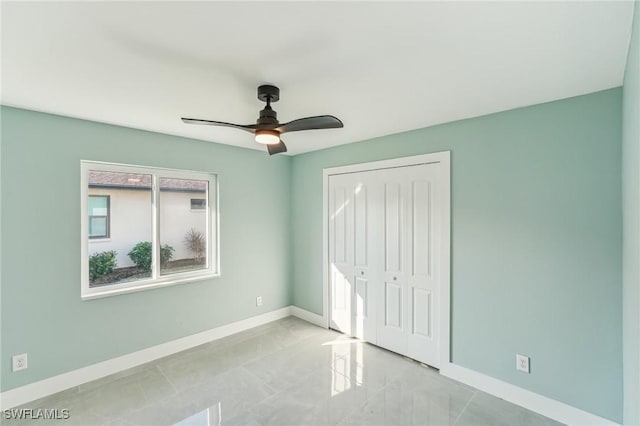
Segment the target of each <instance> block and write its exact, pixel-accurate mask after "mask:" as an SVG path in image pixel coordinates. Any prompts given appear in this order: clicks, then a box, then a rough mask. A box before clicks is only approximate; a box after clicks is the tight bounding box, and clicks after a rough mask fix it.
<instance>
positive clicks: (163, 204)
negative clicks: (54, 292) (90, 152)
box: [81, 161, 219, 299]
mask: <svg viewBox="0 0 640 426" xmlns="http://www.w3.org/2000/svg"><path fill="white" fill-rule="evenodd" d="M81 173H82V199H81V204H82V212H83V214H82V216H81V217H82V224H81V226H82V228H81V229H82V233H83V235H82V241H83V247H82V254H83V261H82V291H81V296H82V298H83V299H91V298H95V297H103V296H109V295H115V294H121V293H127V292H131V291H139V290H144V289H149V288H154V287H158V286H166V285H173V284H180V283H186V282H192V281H197V280H202V279H206V278H212V277H215V276H217V275H218V265H219V261H218V206H217V179H216V175H214V174H209V173H201V172H190V171H181V170H168V169H159V168H152V167H141V166H129V165H122V164H108V163H97V162H91V161H82V162H81ZM194 200H195V201H196V205H197V207H194ZM192 209H197V210H201V211H203V212H205V213H206V214H204V215H193V214H190V211H191V210H192Z"/></svg>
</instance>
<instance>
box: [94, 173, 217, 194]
mask: <svg viewBox="0 0 640 426" xmlns="http://www.w3.org/2000/svg"><path fill="white" fill-rule="evenodd" d="M89 186H90V187H94V188H96V187H98V188H120V189H151V175H147V174H138V173H121V172H99V171H95V170H89ZM206 190H207V182H206V181H202V180H190V179H170V178H160V191H178V192H205V191H206Z"/></svg>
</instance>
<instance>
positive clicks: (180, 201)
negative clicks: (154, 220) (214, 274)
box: [159, 178, 209, 275]
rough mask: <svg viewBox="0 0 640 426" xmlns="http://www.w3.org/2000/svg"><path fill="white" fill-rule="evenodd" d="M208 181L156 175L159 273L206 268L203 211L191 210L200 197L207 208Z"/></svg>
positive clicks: (205, 234) (205, 232) (204, 219)
mask: <svg viewBox="0 0 640 426" xmlns="http://www.w3.org/2000/svg"><path fill="white" fill-rule="evenodd" d="M208 194H209V182H207V181H204V180H193V179H169V178H160V206H159V208H160V246H161V248H160V274H161V275H167V274H174V273H178V272H186V271H195V270H199V269H206V268H207V248H208V238H207V217H208V215H207V214H202V211H193V210H194V209H192V201H191V200H192V199H202V200H203V203H204V204H203V205H202V207H201V209H204V211H208V208H207V207H208V206H207V204H206V200H207V199H208Z"/></svg>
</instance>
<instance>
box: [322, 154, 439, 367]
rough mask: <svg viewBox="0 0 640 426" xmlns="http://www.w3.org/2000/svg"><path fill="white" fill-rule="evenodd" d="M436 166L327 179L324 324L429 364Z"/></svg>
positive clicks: (433, 341) (433, 358)
mask: <svg viewBox="0 0 640 426" xmlns="http://www.w3.org/2000/svg"><path fill="white" fill-rule="evenodd" d="M439 167H440V163H430V164H421V165H416V166H406V167H397V168H389V169H382V170H372V171H366V172H358V173H348V174H341V175H332V176H330V177H329V213H330V215H329V260H330V268H331V270H330V276H329V279H330V285H331V287H330V292H331V327H332V328H335V329H337V330H339V331H342V332H344V333H346V334H349V335H353V336H356V337H359V338H362V339H364V340H367V341H369V342H371V343H374V344H377V345H379V346H382V347H384V348H387V349H389V350H392V351H394V352H397V353H400V354H403V355H406V356H408V357H410V358H413V359H416V360H418V361H421V362H424V363H426V364H429V365H432V366H434V367H438V366H439V365H440V359H439V354H440V348H439V336H438V329H439V328H438V320H439V301H440V298H439V296H440V271H439V265H440V262H439V258H438V256H439V252H438V251H439V247H440V244H439V238H440V233H441V229H440V228H441V227H440V218H439V214H440V211H441V209H440V208H439V206H438V199H439V197H438V175H439Z"/></svg>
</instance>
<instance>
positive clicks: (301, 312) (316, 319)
mask: <svg viewBox="0 0 640 426" xmlns="http://www.w3.org/2000/svg"><path fill="white" fill-rule="evenodd" d="M291 315H293V316H294V317H298V318H300V319H301V320H305V321H307V322H310V323H311V324H315V325H317V326H320V327H322V328H327V323H326V321H325V319H324V318H323V317H322V315H318V314H314V313H313V312H309V311H307V310H306V309H302V308H299V307H297V306H293V305H291Z"/></svg>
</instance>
